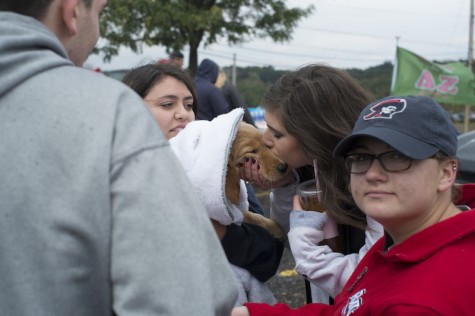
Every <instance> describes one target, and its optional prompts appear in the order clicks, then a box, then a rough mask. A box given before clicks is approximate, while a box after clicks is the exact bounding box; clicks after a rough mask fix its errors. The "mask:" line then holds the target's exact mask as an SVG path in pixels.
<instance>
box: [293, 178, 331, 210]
mask: <svg viewBox="0 0 475 316" xmlns="http://www.w3.org/2000/svg"><path fill="white" fill-rule="evenodd" d="M297 195H298V196H299V198H300V203H301V204H302V207H303V209H304V210H306V211H316V212H320V213H322V212H325V206H324V205H323V204H322V203H320V199H319V197H320V196H321V191H320V192H318V191H317V185H316V182H315V180H308V181H304V182H302V183H300V184H299V185H298V186H297Z"/></svg>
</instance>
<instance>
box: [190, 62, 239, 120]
mask: <svg viewBox="0 0 475 316" xmlns="http://www.w3.org/2000/svg"><path fill="white" fill-rule="evenodd" d="M218 73H219V67H218V65H217V64H216V63H215V62H214V61H212V60H211V59H207V58H206V59H203V60H202V61H201V63H200V64H199V66H198V69H197V70H196V75H195V77H194V79H193V80H194V82H195V87H196V94H197V95H198V103H199V104H200V108H199V109H198V113H197V114H196V119H197V120H208V121H211V120H212V119H213V118H215V117H217V116H218V115H221V114H225V113H228V112H229V111H230V110H231V107H230V106H229V104H228V102H227V101H226V98H225V97H224V94H223V92H222V91H221V90H219V89H218V88H217V87H216V86H215V85H214V84H215V83H216V80H217V79H218Z"/></svg>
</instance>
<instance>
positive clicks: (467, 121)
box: [463, 0, 474, 133]
mask: <svg viewBox="0 0 475 316" xmlns="http://www.w3.org/2000/svg"><path fill="white" fill-rule="evenodd" d="M473 1H474V0H470V23H469V27H470V29H469V32H468V34H469V35H468V57H467V67H468V69H470V71H471V72H473V70H472V63H473V17H474V15H473ZM470 116H471V109H470V105H465V117H464V124H463V125H464V133H466V132H468V131H469V130H470Z"/></svg>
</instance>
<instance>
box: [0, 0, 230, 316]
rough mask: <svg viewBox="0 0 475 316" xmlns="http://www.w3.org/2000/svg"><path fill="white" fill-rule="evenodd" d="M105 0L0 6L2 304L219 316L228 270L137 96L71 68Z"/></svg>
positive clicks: (20, 309)
mask: <svg viewBox="0 0 475 316" xmlns="http://www.w3.org/2000/svg"><path fill="white" fill-rule="evenodd" d="M106 3H107V1H106V0H79V1H69V0H50V1H37V0H35V1H33V0H31V1H27V0H25V1H21V2H19V1H17V0H4V1H1V2H0V43H2V44H1V45H0V143H1V144H2V145H1V146H0V174H1V175H2V184H1V185H0V201H1V202H0V203H1V207H0V217H1V218H2V220H1V221H0V248H1V250H2V255H1V257H0V279H1V280H2V289H1V290H0V291H1V295H0V310H1V313H2V314H3V315H9V316H17V315H18V316H24V315H48V316H53V315H61V316H63V315H84V316H86V315H87V316H90V315H112V314H114V315H153V314H157V313H160V314H161V315H197V314H199V315H229V312H230V310H231V307H232V306H233V304H234V302H235V300H236V296H237V291H236V288H235V285H234V280H233V275H232V272H231V270H230V268H229V265H228V263H227V261H226V259H225V256H224V255H223V252H222V250H221V249H220V247H219V242H218V239H217V238H216V234H215V233H214V231H213V230H212V227H211V225H210V223H209V219H208V218H207V216H206V211H205V210H204V209H203V208H202V207H200V205H201V204H200V201H199V200H198V198H197V196H196V195H195V194H193V188H192V186H191V184H190V182H189V180H188V178H187V176H186V175H185V173H184V171H183V169H182V167H181V165H180V163H179V162H178V161H177V159H176V157H175V156H174V154H173V152H172V151H171V149H170V147H169V144H168V142H167V140H166V139H165V138H164V137H163V134H162V133H161V132H160V130H159V128H157V125H156V124H155V122H153V120H152V119H151V116H150V114H149V113H148V111H147V110H146V108H145V107H144V106H143V101H142V100H141V99H140V98H139V97H138V96H137V95H136V94H135V93H134V92H133V91H131V90H130V89H129V88H127V87H125V86H124V85H123V84H121V83H119V82H117V81H115V80H113V79H110V78H107V77H106V76H103V75H101V74H97V73H95V72H92V71H90V70H88V69H83V68H81V67H76V66H81V65H82V64H83V62H84V60H85V59H86V58H87V55H88V54H89V53H90V51H91V50H92V49H93V47H94V45H95V44H96V42H97V39H98V37H99V14H100V13H101V11H102V10H103V8H104V7H105V6H106ZM132 124H133V126H134V128H130V127H131V126H132ZM157 162H160V163H157ZM216 276H219V277H216Z"/></svg>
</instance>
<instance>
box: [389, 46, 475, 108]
mask: <svg viewBox="0 0 475 316" xmlns="http://www.w3.org/2000/svg"><path fill="white" fill-rule="evenodd" d="M391 94H392V95H425V96H429V97H431V98H433V99H434V100H436V101H437V102H440V103H448V104H464V105H473V106H475V76H474V74H473V72H472V71H471V70H469V69H468V68H467V66H465V65H464V64H463V63H460V62H451V63H444V64H442V63H433V62H430V61H428V60H426V59H424V58H422V57H421V56H418V55H416V54H414V53H412V52H410V51H408V50H406V49H404V48H401V47H398V48H397V62H396V65H395V67H394V74H393V82H392V86H391Z"/></svg>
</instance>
